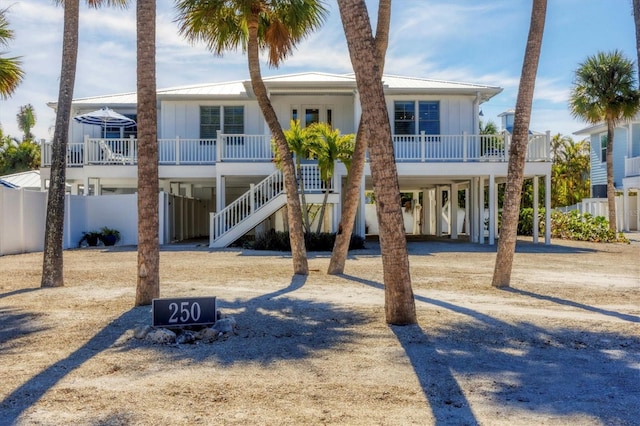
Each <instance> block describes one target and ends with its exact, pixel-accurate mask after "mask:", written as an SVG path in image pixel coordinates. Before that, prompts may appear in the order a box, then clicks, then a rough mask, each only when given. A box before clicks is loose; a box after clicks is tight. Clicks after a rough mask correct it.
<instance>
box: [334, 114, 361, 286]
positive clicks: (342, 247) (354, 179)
mask: <svg viewBox="0 0 640 426" xmlns="http://www.w3.org/2000/svg"><path fill="white" fill-rule="evenodd" d="M365 128H366V124H365V123H364V120H363V119H362V117H361V119H360V125H359V126H358V133H356V146H355V149H354V151H353V157H352V159H351V169H350V170H349V174H348V175H347V185H346V190H345V192H346V194H345V199H344V202H343V204H342V216H341V217H340V225H339V227H338V232H337V233H336V241H335V242H334V244H333V251H332V253H331V260H330V261H329V269H328V270H327V274H331V275H337V274H343V273H344V266H345V263H346V260H347V254H348V253H349V243H350V242H351V235H352V234H353V225H354V223H355V219H356V214H357V212H358V205H359V204H360V182H362V176H363V174H364V163H365V160H366V154H367V138H366V137H365V136H364V134H365V133H366V130H365Z"/></svg>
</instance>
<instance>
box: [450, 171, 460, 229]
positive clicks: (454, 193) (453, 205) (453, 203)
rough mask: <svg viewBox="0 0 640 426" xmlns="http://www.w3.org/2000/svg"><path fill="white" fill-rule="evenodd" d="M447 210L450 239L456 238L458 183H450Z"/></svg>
mask: <svg viewBox="0 0 640 426" xmlns="http://www.w3.org/2000/svg"><path fill="white" fill-rule="evenodd" d="M449 212H451V219H450V220H449V223H450V228H451V239H452V240H457V239H458V184H457V183H452V184H451V193H450V194H449Z"/></svg>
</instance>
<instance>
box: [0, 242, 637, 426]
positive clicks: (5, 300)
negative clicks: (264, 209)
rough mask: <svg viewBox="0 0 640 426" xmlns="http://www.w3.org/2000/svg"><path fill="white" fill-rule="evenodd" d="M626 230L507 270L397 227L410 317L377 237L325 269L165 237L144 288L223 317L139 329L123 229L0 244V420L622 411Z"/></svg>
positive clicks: (631, 399)
mask: <svg viewBox="0 0 640 426" xmlns="http://www.w3.org/2000/svg"><path fill="white" fill-rule="evenodd" d="M639 248H640V245H638V243H637V242H636V243H633V244H631V245H625V244H592V243H578V242H566V241H558V240H554V241H553V244H552V245H551V246H544V245H533V244H531V243H530V242H529V241H524V240H523V241H521V242H519V244H518V253H517V254H516V258H515V265H514V272H513V279H512V288H511V289H508V290H497V289H493V288H491V287H490V280H491V274H492V271H493V264H494V260H495V247H489V246H486V245H474V244H469V243H455V242H450V241H433V242H420V243H410V244H409V251H410V254H411V259H410V261H411V268H412V280H413V289H414V292H415V297H416V308H417V312H418V316H419V325H418V326H408V327H389V326H387V325H386V324H385V322H384V311H383V304H384V291H383V285H382V278H381V275H382V274H381V259H380V254H379V250H378V247H377V245H376V244H374V243H369V244H367V249H366V250H361V251H357V252H354V253H352V254H351V256H350V259H349V261H348V264H347V269H346V274H345V275H343V276H337V277H335V276H328V275H327V274H326V273H325V271H326V268H327V266H328V263H329V259H328V255H326V254H318V253H311V254H310V267H311V269H312V271H311V274H310V275H309V276H308V277H299V276H292V274H291V259H290V257H289V256H287V255H283V254H281V253H274V252H268V253H264V252H252V251H246V250H245V251H243V250H224V251H210V250H208V249H207V248H204V247H197V246H174V247H171V248H166V249H163V251H162V253H161V295H162V297H187V296H189V297H190V296H216V297H218V300H219V308H220V309H221V310H222V313H223V314H228V315H233V316H234V317H235V319H236V320H237V323H238V329H237V334H236V335H233V336H230V337H228V338H226V339H221V340H218V341H215V342H213V343H211V344H198V345H153V344H150V343H148V342H145V341H142V340H138V339H135V338H133V337H132V336H133V330H134V329H135V328H136V327H138V326H141V325H146V324H150V322H151V314H150V308H149V307H140V308H133V307H132V305H133V301H134V294H135V277H134V274H135V265H136V252H135V248H132V247H114V248H111V249H104V248H97V249H79V250H71V251H67V252H65V255H64V256H65V258H64V260H65V280H66V281H65V282H66V285H65V287H63V288H56V289H40V288H38V287H39V282H40V280H39V277H40V271H41V261H42V254H41V253H33V254H24V255H16V256H5V257H0V271H2V274H0V275H1V277H0V424H2V425H8V424H19V425H60V424H72V425H192V424H196V425H197V424H202V425H210V424H211V425H213V424H242V425H244V424H252V425H260V424H264V425H307V424H309V425H316V424H317V425H321V424H347V425H350V424H355V425H376V424H379V425H430V424H437V425H474V424H482V425H541V424H547V425H551V424H553V425H555V424H558V425H566V424H575V425H638V424H640V252H639Z"/></svg>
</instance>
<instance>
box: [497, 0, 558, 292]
mask: <svg viewBox="0 0 640 426" xmlns="http://www.w3.org/2000/svg"><path fill="white" fill-rule="evenodd" d="M546 12H547V0H533V5H532V9H531V23H530V25H529V36H528V39H527V44H526V49H525V53H524V62H523V64H522V75H521V77H520V87H519V88H518V98H517V100H516V113H515V117H514V122H513V137H512V139H511V147H510V149H509V165H508V169H507V184H506V188H505V197H504V203H503V206H502V225H501V226H500V239H499V240H498V252H497V255H496V263H495V268H494V271H493V280H492V282H491V285H493V286H494V287H508V286H509V284H510V281H511V270H512V268H513V255H514V253H515V249H516V238H517V232H518V215H519V211H520V199H521V195H522V183H523V181H524V164H525V158H526V155H527V144H528V142H529V122H530V120H531V104H532V102H533V91H534V88H535V83H536V74H537V72H538V62H539V59H540V49H541V47H542V35H543V33H544V24H545V17H546Z"/></svg>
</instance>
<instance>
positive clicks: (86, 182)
mask: <svg viewBox="0 0 640 426" xmlns="http://www.w3.org/2000/svg"><path fill="white" fill-rule="evenodd" d="M82 192H83V193H84V195H85V196H87V195H89V176H85V177H84V190H83V191H82Z"/></svg>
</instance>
